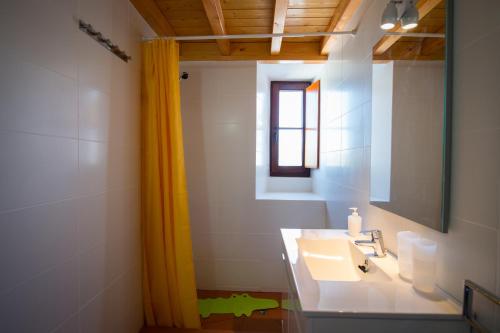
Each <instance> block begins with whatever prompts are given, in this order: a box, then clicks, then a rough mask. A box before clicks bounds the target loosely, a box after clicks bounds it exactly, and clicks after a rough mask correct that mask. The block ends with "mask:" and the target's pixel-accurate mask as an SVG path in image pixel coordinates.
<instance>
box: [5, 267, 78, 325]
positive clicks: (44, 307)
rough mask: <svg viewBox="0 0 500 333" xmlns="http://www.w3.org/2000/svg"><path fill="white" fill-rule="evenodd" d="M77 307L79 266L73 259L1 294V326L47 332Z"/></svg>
mask: <svg viewBox="0 0 500 333" xmlns="http://www.w3.org/2000/svg"><path fill="white" fill-rule="evenodd" d="M77 310H78V268H77V261H76V260H75V259H72V260H70V261H66V262H63V263H61V264H60V265H58V266H57V267H55V268H54V269H52V270H49V271H47V272H45V273H43V274H41V275H38V276H36V277H34V279H33V280H32V281H29V282H27V283H24V284H22V285H20V286H18V287H17V288H15V289H12V290H11V291H9V292H7V293H4V294H3V295H2V297H1V298H0V313H1V314H2V315H1V316H0V325H1V327H2V330H5V332H50V331H51V330H53V329H55V328H57V327H58V326H59V324H60V323H62V322H63V321H64V320H65V319H66V318H68V317H70V316H71V315H72V314H74V313H75V312H76V311H77ZM27 318H29V320H27Z"/></svg>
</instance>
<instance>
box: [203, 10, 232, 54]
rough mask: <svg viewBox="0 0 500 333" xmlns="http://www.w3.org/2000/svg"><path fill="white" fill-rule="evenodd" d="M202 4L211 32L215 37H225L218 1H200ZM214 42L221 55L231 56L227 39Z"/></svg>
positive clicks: (222, 17) (224, 27)
mask: <svg viewBox="0 0 500 333" xmlns="http://www.w3.org/2000/svg"><path fill="white" fill-rule="evenodd" d="M202 2H203V7H204V8H205V13H206V14H207V18H208V22H209V23H210V27H211V28H212V32H213V33H214V34H215V35H227V32H226V23H225V21H224V14H223V13H222V6H221V4H220V0H202ZM216 42H217V45H218V47H219V50H220V52H221V53H222V55H225V56H227V55H229V54H231V43H230V41H229V40H228V39H217V40H216Z"/></svg>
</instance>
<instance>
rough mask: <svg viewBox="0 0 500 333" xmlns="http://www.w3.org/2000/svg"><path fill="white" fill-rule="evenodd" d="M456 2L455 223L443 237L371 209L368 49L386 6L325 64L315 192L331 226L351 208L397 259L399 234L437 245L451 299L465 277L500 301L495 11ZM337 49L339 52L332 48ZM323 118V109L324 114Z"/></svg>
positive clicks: (499, 67)
mask: <svg viewBox="0 0 500 333" xmlns="http://www.w3.org/2000/svg"><path fill="white" fill-rule="evenodd" d="M454 2H455V52H454V61H455V66H454V96H453V103H454V110H453V126H452V127H453V151H452V154H453V156H452V189H451V190H452V198H451V221H450V227H449V233H448V234H442V233H439V232H437V231H434V230H431V229H429V228H426V227H423V226H421V225H419V224H416V223H414V222H412V221H410V220H407V219H404V218H402V217H399V216H396V215H394V214H391V213H388V212H385V211H383V210H381V209H378V208H376V207H374V206H370V205H369V204H368V202H369V196H368V194H369V161H370V123H371V95H370V91H371V49H372V45H374V44H375V43H376V42H377V41H378V39H379V38H380V36H381V33H380V29H379V28H378V24H379V21H380V15H381V13H382V12H383V9H384V6H385V4H386V1H373V2H370V6H368V9H367V12H366V13H365V16H364V18H363V21H362V23H361V25H360V27H359V30H358V33H357V35H356V37H355V38H351V37H344V38H339V39H338V42H337V44H338V43H342V44H343V47H337V48H336V51H335V52H334V53H333V54H332V55H331V57H330V61H329V63H328V68H327V72H328V77H329V82H328V85H327V86H328V94H329V96H331V99H330V100H329V107H328V108H327V110H328V111H327V112H326V113H323V114H322V124H323V125H324V129H326V130H323V133H324V137H323V138H322V140H324V141H326V142H327V144H326V145H325V144H323V147H327V148H325V149H322V154H321V159H322V163H323V165H326V168H325V169H323V170H320V171H319V172H318V173H316V174H315V182H314V184H315V186H316V188H317V189H318V190H319V191H320V192H321V193H322V194H323V196H325V197H327V198H328V202H327V208H328V220H329V225H330V226H331V227H333V228H345V227H346V224H347V215H348V214H349V212H348V209H347V208H348V207H350V206H352V205H357V206H359V207H360V212H361V215H362V216H363V218H364V223H365V226H366V227H370V228H373V227H376V228H380V229H382V230H383V232H384V236H385V238H386V243H387V245H388V247H389V248H390V249H392V250H396V233H397V232H398V231H401V230H413V231H417V232H419V233H421V234H423V235H424V236H426V237H429V238H431V239H435V240H436V241H438V243H439V263H438V283H439V285H440V286H441V287H443V288H444V289H446V290H447V291H449V292H450V293H451V294H453V295H454V296H455V297H456V298H458V299H461V297H462V283H463V280H464V279H466V278H468V279H472V280H473V281H475V282H477V283H479V284H481V285H483V286H484V287H486V288H489V289H490V290H492V291H496V293H497V294H498V293H499V292H500V233H499V230H498V228H499V223H500V220H499V207H500V205H499V203H500V145H499V143H500V109H499V105H500V95H499V94H498V91H499V90H500V86H499V84H498V79H497V77H498V73H500V62H499V61H498V59H500V46H499V44H498V42H497V40H498V34H499V33H500V21H499V16H498V13H499V12H500V3H499V2H498V1H488V0H481V1H467V0H457V1H454ZM337 46H338V45H337ZM323 110H325V109H323Z"/></svg>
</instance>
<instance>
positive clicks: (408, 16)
mask: <svg viewBox="0 0 500 333" xmlns="http://www.w3.org/2000/svg"><path fill="white" fill-rule="evenodd" d="M417 25H418V10H417V8H416V7H415V4H414V3H413V1H411V2H410V3H409V4H408V6H407V7H406V10H405V12H404V14H403V16H402V17H401V27H402V28H403V29H405V30H410V29H414V28H416V27H417Z"/></svg>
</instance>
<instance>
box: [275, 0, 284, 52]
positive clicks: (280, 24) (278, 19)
mask: <svg viewBox="0 0 500 333" xmlns="http://www.w3.org/2000/svg"><path fill="white" fill-rule="evenodd" d="M287 10H288V0H276V2H275V5H274V21H273V34H282V33H283V31H284V30H285V19H286V11H287ZM282 40H283V37H273V38H272V41H271V54H273V55H275V54H279V53H280V50H281V42H282Z"/></svg>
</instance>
